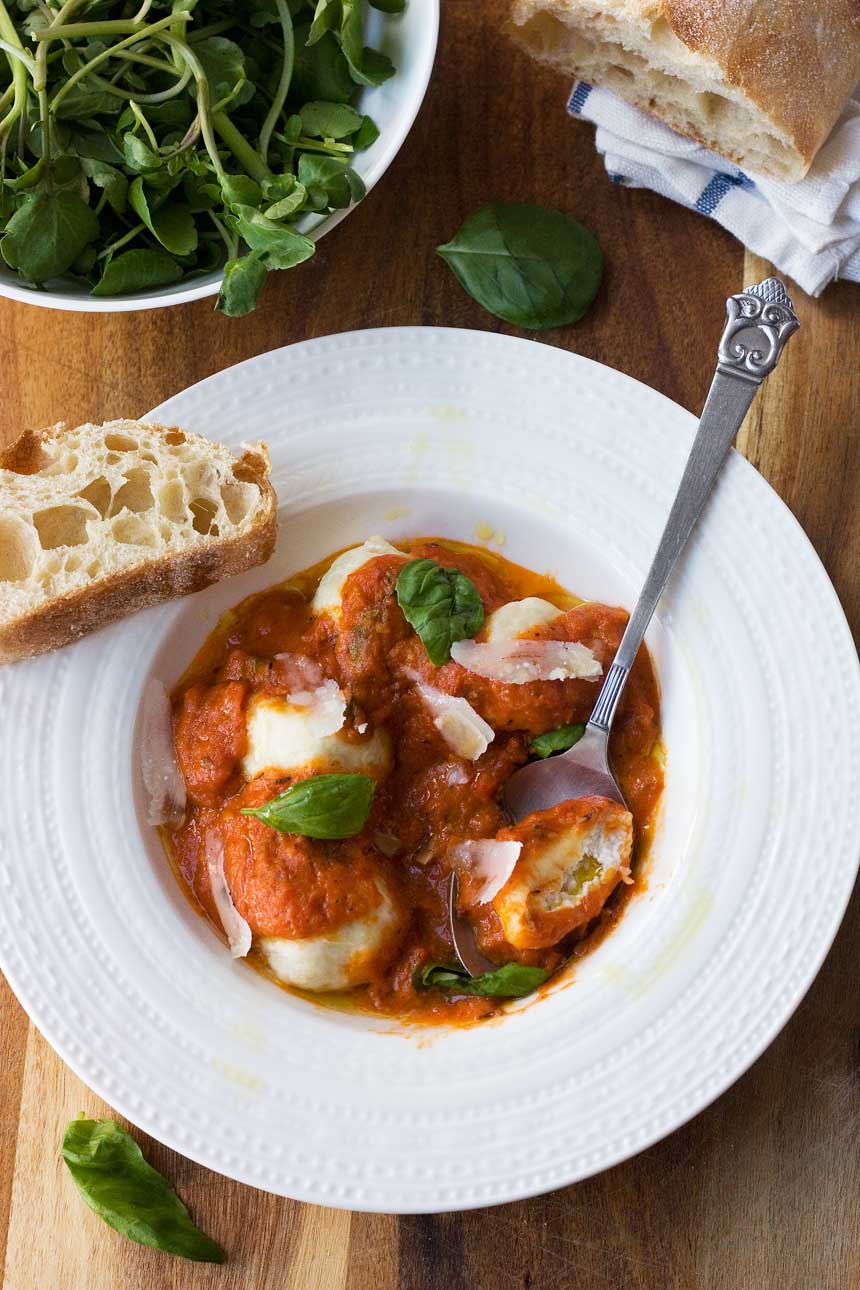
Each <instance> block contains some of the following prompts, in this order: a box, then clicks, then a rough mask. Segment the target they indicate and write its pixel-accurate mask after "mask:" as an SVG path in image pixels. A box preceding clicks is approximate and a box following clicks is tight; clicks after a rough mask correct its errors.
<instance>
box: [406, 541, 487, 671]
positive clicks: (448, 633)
mask: <svg viewBox="0 0 860 1290" xmlns="http://www.w3.org/2000/svg"><path fill="white" fill-rule="evenodd" d="M395 591H396V595H397V603H398V605H399V606H400V608H401V609H402V610H403V616H404V618H405V619H406V621H407V622H408V623H409V625H410V626H411V627H414V628H415V630H416V632H417V633H418V635H419V636H420V637H421V641H422V644H423V645H424V648H425V649H426V651H427V655H428V657H429V659H430V662H431V663H435V664H436V666H437V667H441V665H442V664H443V663H447V662H448V660H449V659H450V657H451V646H452V645H453V644H454V641H462V640H466V639H469V638H471V637H472V636H475V635H476V634H477V633H478V632H479V631H480V630H481V625H482V624H483V621H484V606H483V603H482V602H481V597H480V594H479V592H478V588H477V587H476V586H475V584H474V582H472V580H471V579H470V578H467V577H466V575H465V574H464V573H460V571H459V569H443V567H442V565H441V564H437V563H436V561H435V560H410V561H409V563H408V564H404V566H403V568H402V569H401V570H400V574H399V576H398V579H397V585H396V588H395Z"/></svg>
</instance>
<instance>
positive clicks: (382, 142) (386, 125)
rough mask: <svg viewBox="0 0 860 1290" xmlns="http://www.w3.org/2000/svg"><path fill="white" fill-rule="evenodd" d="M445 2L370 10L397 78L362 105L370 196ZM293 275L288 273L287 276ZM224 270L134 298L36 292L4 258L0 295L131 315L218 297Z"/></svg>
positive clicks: (422, 81) (60, 288)
mask: <svg viewBox="0 0 860 1290" xmlns="http://www.w3.org/2000/svg"><path fill="white" fill-rule="evenodd" d="M439 3H440V0H413V2H412V3H410V4H407V6H406V9H405V10H404V12H403V13H402V14H398V15H391V14H383V13H381V12H380V11H379V10H377V9H372V8H370V7H368V8H367V16H366V28H365V30H366V34H367V40H368V43H369V44H371V45H373V46H374V47H375V48H377V49H381V50H382V51H383V52H384V53H386V54H387V55H388V57H389V58H390V59H391V61H392V62H393V63H394V66H395V67H396V68H397V74H396V75H395V76H392V77H391V79H390V80H388V81H385V82H384V83H383V84H382V85H378V86H372V87H368V88H365V89H362V91H361V95H360V98H359V100H358V105H359V106H360V107H361V110H362V112H365V113H367V115H368V116H371V117H372V118H373V120H374V121H375V122H376V124H377V126H378V127H379V138H378V139H377V140H376V142H375V143H373V144H372V145H371V146H370V147H369V148H366V149H364V150H363V151H362V152H360V153H358V154H357V155H356V158H355V161H354V163H353V169H354V170H355V171H356V173H357V174H358V175H360V176H361V178H362V180H363V181H364V186H365V188H366V189H367V191H368V192H370V190H371V188H373V187H374V185H375V184H377V183H378V182H379V180H380V179H381V178H382V176H383V175H384V174H385V172H386V170H387V169H388V167H389V166H390V165H391V163H392V161H393V160H394V158H395V157H396V156H397V153H398V152H399V151H400V148H401V146H402V145H403V142H404V140H405V138H406V136H407V134H408V133H409V131H410V129H411V128H412V123H413V122H414V120H415V118H416V116H417V115H418V111H419V109H420V107H421V104H422V103H423V101H424V95H425V94H426V93H427V86H428V84H429V82H430V75H431V73H432V71H433V60H434V58H435V56H436V44H437V41H438V37H439ZM354 209H355V208H354V207H349V208H347V209H346V210H338V211H334V212H333V213H332V214H330V215H323V216H319V215H310V216H307V217H306V218H305V219H304V220H303V221H300V222H299V223H298V224H297V225H296V228H298V229H299V230H300V231H301V232H303V233H306V234H307V235H308V236H309V237H312V238H313V239H314V240H315V241H316V240H317V239H318V238H320V237H324V236H325V234H326V233H329V232H330V231H331V230H332V229H333V228H334V227H335V226H336V225H337V224H339V223H340V222H341V220H342V219H345V218H346V216H347V215H349V213H350V210H354ZM287 272H288V270H287ZM223 276H224V275H223V272H222V271H221V270H220V269H218V270H216V271H215V272H213V273H207V274H202V275H201V276H200V277H199V278H194V279H192V280H191V281H185V282H177V283H174V284H173V285H172V286H168V287H158V288H157V289H156V290H155V291H138V292H133V293H131V294H129V295H127V296H110V297H100V296H93V295H91V294H90V292H89V291H88V290H87V289H86V288H84V287H82V286H81V285H80V284H79V283H77V282H75V281H74V280H73V279H71V278H70V279H67V280H66V279H62V278H60V279H55V280H53V281H52V283H51V285H50V288H47V287H46V288H41V289H36V288H34V287H26V286H23V285H22V284H21V282H20V281H19V280H18V278H17V276H16V275H15V274H14V273H13V272H12V270H11V269H9V268H8V267H7V266H6V265H5V264H4V263H3V261H2V259H0V296H7V297H8V298H9V299H10V300H20V301H22V302H23V303H24V304H28V305H40V306H41V307H42V308H44V309H68V310H71V311H73V312H78V313H90V314H98V313H128V312H130V311H132V310H135V309H162V308H164V307H165V306H166V305H182V304H186V303H188V301H191V300H202V299H203V297H204V296H214V295H215V294H216V293H217V291H218V289H219V288H220V286H221V281H222V278H223Z"/></svg>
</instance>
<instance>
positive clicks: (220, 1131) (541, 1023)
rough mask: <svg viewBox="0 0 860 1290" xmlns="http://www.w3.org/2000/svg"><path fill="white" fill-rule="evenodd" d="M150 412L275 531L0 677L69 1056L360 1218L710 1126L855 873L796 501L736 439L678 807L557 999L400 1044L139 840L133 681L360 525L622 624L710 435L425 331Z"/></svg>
mask: <svg viewBox="0 0 860 1290" xmlns="http://www.w3.org/2000/svg"><path fill="white" fill-rule="evenodd" d="M152 416H153V418H154V419H156V420H160V421H166V422H167V423H168V424H178V425H184V426H187V427H188V428H190V429H192V430H199V431H203V432H206V433H207V434H210V435H213V436H218V437H222V438H223V439H224V440H226V441H227V442H228V443H232V444H234V445H235V444H237V443H238V441H239V439H244V438H255V437H257V436H260V437H265V438H266V439H267V440H268V442H269V447H270V451H271V456H272V462H273V482H274V484H275V486H276V488H277V491H278V498H279V509H280V523H281V529H280V537H279V541H278V546H277V549H276V551H275V553H274V555H273V557H272V559H271V560H270V561H269V563H268V564H266V565H265V566H264V567H262V568H259V569H256V570H253V571H252V572H250V573H248V574H245V575H242V576H241V577H238V578H234V579H231V580H229V581H226V582H223V583H220V584H218V585H217V586H214V587H211V588H209V589H208V590H206V591H202V592H200V593H199V594H197V595H195V596H192V597H189V598H186V599H183V600H178V601H175V602H173V603H170V604H166V605H163V606H160V607H158V608H156V609H152V610H149V611H147V612H146V613H143V614H139V615H137V616H135V617H134V618H131V619H129V620H128V621H126V622H123V623H119V624H116V625H115V626H113V627H111V628H109V629H107V630H106V631H103V632H100V633H97V634H96V635H94V636H91V637H89V638H87V639H86V640H83V641H81V642H80V643H79V644H77V645H75V646H73V647H70V648H68V649H65V650H62V651H60V652H58V653H56V654H53V655H48V656H46V657H44V658H41V659H34V660H30V661H29V662H26V663H22V664H19V665H16V666H14V667H7V668H3V669H0V711H2V712H3V719H4V728H5V729H6V730H7V731H8V732H9V735H8V737H7V738H6V739H5V740H3V741H0V800H2V801H3V802H4V803H8V804H9V805H8V808H7V809H6V810H5V811H3V812H2V813H0V889H2V893H3V898H2V900H0V966H1V967H2V968H3V970H4V971H5V973H6V975H7V977H8V979H9V981H10V983H11V985H12V987H13V989H14V990H15V992H16V993H17V995H18V997H19V998H20V1000H21V1002H22V1003H23V1005H24V1007H25V1008H26V1009H27V1010H28V1012H29V1013H30V1015H31V1017H32V1018H33V1020H34V1022H35V1023H36V1025H37V1026H38V1027H39V1029H40V1030H41V1031H42V1033H43V1034H44V1035H45V1036H46V1038H47V1039H48V1040H49V1042H50V1043H51V1044H53V1046H54V1047H55V1048H56V1050H57V1051H58V1053H59V1054H60V1055H61V1057H63V1058H64V1060H65V1061H67V1062H68V1063H69V1064H70V1065H71V1066H72V1067H73V1068H74V1070H75V1071H76V1072H77V1073H78V1074H79V1075H80V1077H81V1078H82V1079H83V1080H85V1081H86V1082H87V1083H88V1084H89V1085H90V1086H91V1087H92V1088H94V1089H95V1090H96V1091H97V1092H98V1093H99V1094H100V1095H101V1096H103V1097H104V1098H105V1099H106V1100H107V1101H108V1102H109V1103H110V1104H111V1105H112V1106H114V1107H116V1109H117V1110H118V1111H120V1112H122V1114H123V1115H125V1116H127V1117H128V1118H129V1119H130V1120H132V1121H133V1122H134V1123H135V1124H137V1125H138V1126H140V1128H142V1129H144V1130H145V1131H146V1132H148V1133H150V1134H153V1135H154V1136H155V1137H157V1138H159V1139H161V1140H162V1141H163V1142H166V1143H168V1144H169V1145H170V1146H172V1147H174V1148H176V1149H177V1150H178V1151H180V1152H182V1153H184V1154H185V1155H186V1156H189V1157H191V1158H193V1159H195V1160H197V1161H200V1162H201V1163H203V1164H205V1165H208V1166H209V1167H210V1168H212V1169H215V1170H218V1171H220V1172H221V1173H224V1174H228V1175H230V1176H231V1177H234V1178H237V1179H239V1180H241V1181H243V1182H246V1183H251V1184H253V1185H255V1186H257V1187H261V1188H264V1189H266V1190H268V1191H272V1192H276V1193H279V1194H282V1195H286V1196H292V1197H295V1198H298V1199H301V1200H306V1201H312V1202H315V1203H317V1204H322V1205H335V1206H341V1207H344V1208H349V1209H357V1210H381V1211H385V1212H392V1211H393V1212H417V1213H426V1212H429V1211H439V1210H452V1209H464V1208H468V1207H471V1206H480V1205H489V1204H495V1203H498V1202H501V1201H509V1200H515V1199H519V1198H522V1197H525V1196H528V1195H532V1194H534V1193H537V1192H541V1191H548V1190H551V1189H552V1188H556V1187H560V1186H563V1185H565V1184H567V1183H571V1182H574V1181H577V1180H578V1179H581V1178H584V1177H586V1176H588V1175H589V1174H592V1173H595V1172H596V1171H598V1170H600V1169H604V1168H606V1167H607V1166H609V1165H612V1164H615V1163H617V1162H618V1161H620V1160H622V1159H624V1158H625V1157H627V1156H630V1155H632V1154H633V1153H634V1152H636V1151H639V1150H641V1149H642V1148H644V1147H646V1146H648V1145H649V1144H651V1143H653V1142H654V1141H655V1140H656V1139H657V1138H660V1137H662V1136H663V1135H665V1134H666V1133H669V1132H670V1131H671V1130H673V1129H675V1128H677V1127H678V1126H679V1125H680V1124H682V1123H683V1122H684V1121H685V1120H687V1119H688V1118H689V1117H690V1116H692V1115H694V1114H695V1113H696V1112H697V1111H699V1110H701V1109H702V1108H703V1107H704V1106H705V1105H707V1103H708V1102H710V1101H711V1100H712V1099H713V1098H714V1097H716V1096H717V1095H718V1094H719V1093H721V1092H722V1091H723V1090H724V1089H725V1088H727V1087H728V1085H729V1084H730V1083H731V1082H732V1081H733V1080H735V1079H737V1078H738V1076H739V1075H741V1074H742V1072H743V1071H744V1070H746V1068H747V1067H748V1066H749V1065H750V1063H751V1062H752V1061H754V1059H755V1058H756V1057H757V1056H758V1055H759V1054H760V1053H761V1052H762V1050H763V1049H764V1048H765V1047H766V1045H767V1044H768V1043H770V1041H771V1040H772V1039H773V1038H774V1036H775V1035H776V1034H777V1032H778V1031H779V1029H780V1028H781V1027H782V1026H783V1025H784V1024H785V1022H786V1020H787V1019H788V1017H789V1016H790V1015H791V1013H792V1011H793V1010H794V1008H795V1007H796V1006H797V1004H798V1003H799V1001H800V999H801V998H802V997H803V994H804V993H805V991H806V990H807V989H808V987H809V985H810V983H811V981H812V979H813V977H814V975H815V973H816V972H817V970H818V968H819V966H820V964H821V962H822V959H823V958H824V955H825V954H826V952H827V950H828V948H829V946H830V943H831V941H832V939H833V936H834V935H835V933H836V929H837V927H838V925H839V922H840V920H841V918H842V915H843V913H844V910H845V906H846V903H847V901H848V897H849V895H850V892H851V889H852V886H853V883H854V878H855V874H856V870H857V860H858V839H860V794H858V793H857V791H856V786H857V782H858V779H860V741H858V738H857V730H858V728H860V669H858V663H857V655H856V651H855V649H854V645H853V642H852V639H851V634H850V631H849V629H848V626H847V624H846V621H845V617H844V615H843V613H842V610H841V608H840V605H839V602H838V600H837V597H836V594H835V592H834V590H833V588H832V586H831V584H830V582H829V580H828V578H827V575H826V573H825V572H824V570H823V568H822V566H821V563H820V562H819V560H818V558H817V556H816V555H815V552H814V551H813V549H812V547H811V546H810V544H809V542H808V540H807V539H806V537H805V536H804V534H803V532H802V531H801V529H800V526H799V525H798V524H797V522H796V520H795V519H794V518H793V517H792V515H791V514H790V512H789V511H788V510H787V509H786V507H785V506H784V505H783V503H782V502H781V501H780V500H779V498H778V497H777V496H776V494H775V493H774V492H773V491H772V490H771V489H770V488H769V487H768V485H767V484H766V483H765V481H764V480H763V479H762V478H761V476H760V475H758V474H757V473H756V471H755V470H754V469H753V468H752V466H750V465H749V464H748V463H747V462H746V461H744V460H743V459H742V458H741V457H740V456H739V455H738V454H736V453H732V454H731V455H730V458H729V460H728V462H727V464H726V467H725V470H724V472H723V475H722V477H721V479H720V481H719V483H718V485H717V488H716V490H715V492H714V495H713V497H712V499H711V502H710V503H709V505H708V507H707V510H706V512H705V514H704V516H703V519H702V522H701V524H700V526H699V528H698V529H697V531H696V533H695V534H694V536H693V539H692V541H691V544H690V546H689V548H688V550H687V551H686V552H685V555H684V559H683V561H682V564H681V566H680V568H679V570H678V571H677V572H676V574H675V576H674V577H673V579H672V581H671V583H670V585H669V588H668V590H667V593H666V595H665V597H664V598H663V600H662V602H661V606H660V608H659V610H658V614H657V617H656V619H655V620H654V622H653V624H652V627H651V630H650V632H649V637H648V639H649V644H650V647H651V649H652V652H653V656H654V660H655V663H656V666H657V671H658V675H659V679H660V683H661V688H662V705H663V732H664V742H665V745H666V750H667V763H666V790H665V800H664V807H663V811H662V818H661V820H660V822H659V825H658V829H657V833H656V837H655V840H654V844H653V847H652V851H651V855H650V857H649V859H648V861H647V865H646V870H645V883H644V884H643V889H642V890H639V891H638V892H637V893H635V894H634V895H633V898H632V899H631V900H630V903H629V905H628V906H627V908H626V909H625V911H624V914H623V917H622V918H621V919H620V921H619V924H618V926H617V927H616V928H614V929H613V931H612V932H611V934H610V935H608V936H606V937H605V938H604V939H603V940H602V942H601V943H600V944H599V945H597V946H596V947H595V948H594V949H593V950H592V952H591V953H590V954H589V955H588V956H586V957H585V958H584V959H583V960H582V961H581V962H580V963H579V964H577V965H576V968H575V970H574V971H573V972H572V973H571V974H569V975H568V976H567V977H566V978H563V979H561V980H560V981H559V982H557V983H556V984H555V985H554V986H553V988H552V989H551V990H550V991H549V993H548V994H547V995H546V996H545V997H537V998H535V999H532V1000H524V1001H522V1002H521V1003H518V1004H516V1005H515V1006H513V1007H512V1008H511V1010H510V1012H508V1013H507V1014H506V1015H504V1016H503V1017H501V1018H499V1019H495V1020H493V1021H490V1022H487V1023H485V1024H483V1025H478V1026H476V1027H474V1028H471V1029H438V1030H429V1029H420V1028H412V1029H410V1028H409V1027H405V1026H402V1025H399V1024H398V1023H396V1022H394V1021H392V1020H390V1019H381V1018H374V1017H368V1016H363V1015H359V1014H346V1013H343V1012H338V1011H334V1010H331V1009H327V1008H323V1007H320V1006H317V1005H315V1004H314V1003H311V1002H308V1001H306V1000H305V999H302V998H299V997H297V996H295V995H292V994H289V993H287V992H285V991H282V990H279V989H278V988H277V986H275V985H274V984H273V983H272V982H271V981H269V980H267V979H265V978H264V977H263V976H261V975H260V974H258V973H256V972H255V971H254V970H253V969H252V968H251V967H249V966H248V965H247V964H246V963H242V962H235V961H233V960H232V959H231V958H230V955H229V952H228V950H227V948H226V947H225V945H224V944H223V943H222V942H221V941H220V940H219V939H218V937H217V936H216V935H215V933H214V931H213V930H212V928H211V927H210V926H209V924H208V923H207V922H206V921H205V920H204V919H203V918H201V917H199V916H198V915H197V914H196V913H195V912H194V911H193V909H192V908H191V906H190V905H189V903H188V901H187V900H186V899H185V897H184V896H183V894H182V893H181V891H180V889H179V887H178V885H177V883H176V881H175V879H174V877H173V874H172V872H171V870H170V867H169V865H168V863H167V860H166V859H165V856H164V853H163V851H162V849H161V846H160V843H159V839H158V837H157V835H156V834H155V831H154V830H153V829H151V828H149V827H147V825H146V822H145V814H146V812H145V802H144V794H143V791H142V788H141V784H140V765H139V761H140V748H139V737H138V736H139V714H140V705H141V696H142V694H143V691H144V688H145V686H146V684H147V681H148V680H149V679H150V678H151V677H157V678H158V679H160V680H161V681H163V682H165V683H166V684H167V685H168V686H172V685H173V684H174V683H175V682H176V681H177V680H178V678H179V677H180V675H181V674H182V672H183V670H184V669H185V668H186V666H187V664H188V663H189V662H190V660H191V658H192V657H193V656H194V654H195V653H196V651H197V649H198V648H199V646H200V645H201V643H202V642H203V640H204V638H205V637H206V635H207V633H208V632H209V631H211V630H212V628H213V627H214V626H215V624H216V623H217V621H218V619H219V616H220V615H221V614H222V613H223V612H224V611H225V610H226V609H227V608H228V607H230V606H232V605H235V604H236V603H238V601H240V600H241V599H242V598H243V597H244V596H246V595H248V594H250V593H251V592H254V591H258V590H261V589H263V588H264V587H267V586H270V585H272V584H274V583H276V582H278V581H280V580H282V579H284V578H285V577H287V576H288V575H289V574H290V573H292V572H294V571H296V570H298V569H301V568H304V567H307V566H308V565H310V564H312V563H313V562H314V561H316V560H318V559H320V558H321V557H322V556H324V555H325V554H326V553H328V552H330V551H333V550H336V549H338V548H340V547H344V546H347V545H350V544H358V543H360V542H362V541H363V540H364V539H365V538H367V537H368V536H369V535H371V534H375V533H381V534H383V535H384V536H385V537H387V538H389V539H390V540H391V541H392V542H395V543H396V542H397V541H398V539H403V538H405V537H408V536H410V535H431V534H436V535H439V536H448V537H451V538H458V539H461V540H469V541H472V542H474V541H476V540H478V539H479V538H481V537H483V539H484V540H485V541H486V542H487V543H488V545H489V546H490V548H491V549H495V550H501V551H502V552H503V553H504V554H505V555H506V556H508V557H509V558H510V559H512V560H514V561H516V562H518V563H521V564H525V565H527V566H530V567H531V568H534V569H536V570H538V571H544V570H546V571H550V572H552V573H553V574H555V575H556V576H557V577H558V579H559V580H560V581H561V582H562V583H563V584H564V585H565V586H567V587H569V588H570V589H571V590H572V591H574V592H577V593H579V594H580V595H582V596H584V597H588V598H595V599H601V600H606V601H609V602H610V603H615V604H625V605H630V604H632V603H633V601H634V599H635V597H636V594H637V592H638V590H639V588H640V586H641V583H642V579H643V577H644V575H645V572H646V570H647V566H648V563H649V560H650V556H651V553H652V551H653V549H654V547H655V545H656V542H657V539H658V537H659V534H660V530H661V528H662V525H663V522H664V520H665V516H666V513H667V511H668V508H669V505H670V503H671V500H672V497H673V495H674V492H675V488H676V485H677V480H678V478H679V476H680V473H681V470H682V467H683V463H684V460H685V458H686V455H687V453H688V451H689V447H690V443H691V439H692V435H693V432H694V429H695V424H696V423H695V419H694V418H693V417H692V416H690V414H689V413H688V412H685V411H684V410H683V409H682V408H679V407H678V406H677V405H675V404H673V403H671V402H669V400H667V399H665V398H663V397H662V396H661V395H659V394H657V393H655V392H654V391H653V390H649V389H647V388H645V387H644V386H642V385H640V384H638V383H637V382H636V381H633V380H631V379H630V378H628V377H626V376H624V375H622V374H621V373H620V372H616V371H613V370H611V369H609V368H606V367H602V366H600V365H598V364H596V363H592V362H589V361H588V360H586V359H583V358H580V357H578V356H575V355H572V354H567V353H564V352H563V351H560V350H558V349H554V348H550V347H548V346H545V345H538V344H535V343H534V342H532V341H524V340H516V339H512V338H510V337H504V336H496V335H489V334H485V333H481V332H468V331H455V330H444V329H433V328H420V329H419V328H392V329H387V330H381V331H363V332H354V333H347V334H344V335H340V336H330V337H326V338H324V339H321V340H314V341H309V342H306V343H304V344H300V345H295V346H292V347H290V348H287V349H282V350H277V351H274V352H273V353H270V354H265V355H263V356H261V357H259V358H255V359H252V360H250V361H249V362H247V363H243V364H240V365H239V366H238V367H234V368H231V369H229V370H228V371H225V372H221V373H219V374H218V375H216V376H213V377H211V378H210V379H208V380H206V381H204V382H202V383H201V384H199V385H196V386H193V387H192V388H191V389H189V390H186V391H185V392H184V393H182V394H180V395H178V396H177V397H176V398H173V399H171V400H170V402H168V403H166V404H164V405H163V406H162V407H161V408H159V409H156V410H155V412H154V413H153V414H152ZM801 727H802V737H801V736H799V734H798V731H799V729H800V728H801Z"/></svg>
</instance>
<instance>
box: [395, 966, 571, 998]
mask: <svg viewBox="0 0 860 1290" xmlns="http://www.w3.org/2000/svg"><path fill="white" fill-rule="evenodd" d="M548 976H549V973H548V972H546V971H544V969H543V968H539V967H524V966H523V965H522V964H521V963H506V964H505V965H504V967H500V968H497V969H496V971H495V972H484V973H483V975H482V976H469V973H468V972H467V971H466V969H465V968H464V967H460V966H453V967H450V966H448V967H446V966H444V965H443V964H441V963H427V964H425V966H424V967H423V968H422V969H421V971H420V972H419V973H418V974H417V976H416V979H415V985H416V988H417V989H419V990H443V991H444V992H445V993H446V994H481V995H488V996H491V997H494V998H497V999H522V998H524V997H525V995H527V994H532V993H533V992H534V991H535V990H536V989H537V988H538V986H539V985H543V983H544V981H545V980H546V979H547V977H548Z"/></svg>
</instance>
